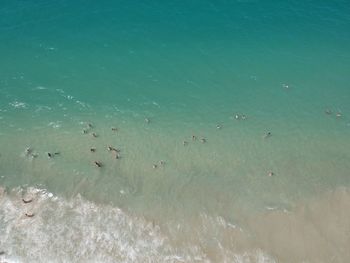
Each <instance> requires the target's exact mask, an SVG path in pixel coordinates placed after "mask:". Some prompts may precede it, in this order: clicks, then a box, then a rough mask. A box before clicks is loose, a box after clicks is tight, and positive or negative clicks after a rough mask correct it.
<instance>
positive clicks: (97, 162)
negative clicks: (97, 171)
mask: <svg viewBox="0 0 350 263" xmlns="http://www.w3.org/2000/svg"><path fill="white" fill-rule="evenodd" d="M94 164H95V166H96V167H98V168H101V167H102V163H101V162H100V161H94Z"/></svg>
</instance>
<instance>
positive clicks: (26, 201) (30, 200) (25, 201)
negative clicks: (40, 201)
mask: <svg viewBox="0 0 350 263" xmlns="http://www.w3.org/2000/svg"><path fill="white" fill-rule="evenodd" d="M22 201H23V203H25V204H29V203H31V202H32V201H33V199H27V200H26V199H24V198H22Z"/></svg>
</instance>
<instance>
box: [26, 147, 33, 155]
mask: <svg viewBox="0 0 350 263" xmlns="http://www.w3.org/2000/svg"><path fill="white" fill-rule="evenodd" d="M25 152H26V154H27V155H29V154H31V153H32V152H33V149H32V148H30V147H27V148H26V150H25Z"/></svg>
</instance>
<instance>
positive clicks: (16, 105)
mask: <svg viewBox="0 0 350 263" xmlns="http://www.w3.org/2000/svg"><path fill="white" fill-rule="evenodd" d="M9 104H10V106H12V107H14V108H17V109H20V108H22V109H25V108H27V104H26V103H24V102H21V101H17V100H15V101H13V102H10V103H9Z"/></svg>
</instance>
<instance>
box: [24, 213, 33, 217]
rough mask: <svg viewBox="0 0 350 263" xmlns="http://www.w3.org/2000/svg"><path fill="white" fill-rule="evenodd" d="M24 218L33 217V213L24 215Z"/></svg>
mask: <svg viewBox="0 0 350 263" xmlns="http://www.w3.org/2000/svg"><path fill="white" fill-rule="evenodd" d="M25 216H26V217H33V216H34V214H33V213H25Z"/></svg>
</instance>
